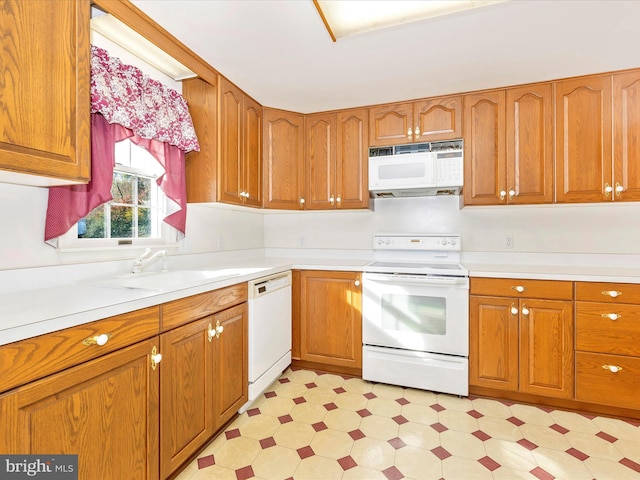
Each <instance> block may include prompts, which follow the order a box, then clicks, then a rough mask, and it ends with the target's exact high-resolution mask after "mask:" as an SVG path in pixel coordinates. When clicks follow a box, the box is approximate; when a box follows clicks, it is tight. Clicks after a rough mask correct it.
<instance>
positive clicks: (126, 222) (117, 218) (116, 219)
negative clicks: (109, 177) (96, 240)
mask: <svg viewBox="0 0 640 480" xmlns="http://www.w3.org/2000/svg"><path fill="white" fill-rule="evenodd" d="M114 183H115V182H114ZM132 237H133V208H132V207H121V206H115V205H112V206H111V238H132Z"/></svg>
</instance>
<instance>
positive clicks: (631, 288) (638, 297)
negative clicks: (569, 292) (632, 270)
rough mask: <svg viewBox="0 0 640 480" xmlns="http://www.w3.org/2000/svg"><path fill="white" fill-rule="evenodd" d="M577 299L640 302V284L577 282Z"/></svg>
mask: <svg viewBox="0 0 640 480" xmlns="http://www.w3.org/2000/svg"><path fill="white" fill-rule="evenodd" d="M576 300H586V301H591V302H609V303H639V304H640V285H636V284H634V283H607V282H602V283H598V282H576Z"/></svg>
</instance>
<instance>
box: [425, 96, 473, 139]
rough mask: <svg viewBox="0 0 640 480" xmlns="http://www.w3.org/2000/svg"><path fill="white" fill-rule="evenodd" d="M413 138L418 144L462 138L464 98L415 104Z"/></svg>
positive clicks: (433, 99)
mask: <svg viewBox="0 0 640 480" xmlns="http://www.w3.org/2000/svg"><path fill="white" fill-rule="evenodd" d="M413 113H414V119H415V121H414V125H413V138H414V139H415V141H417V142H434V141H438V140H457V139H459V138H462V97H459V96H457V97H439V98H430V99H427V100H422V101H419V102H416V103H414V107H413Z"/></svg>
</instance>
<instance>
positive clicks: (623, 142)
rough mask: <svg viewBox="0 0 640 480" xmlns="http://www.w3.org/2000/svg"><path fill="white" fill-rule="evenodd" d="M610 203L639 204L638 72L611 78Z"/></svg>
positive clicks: (639, 75)
mask: <svg viewBox="0 0 640 480" xmlns="http://www.w3.org/2000/svg"><path fill="white" fill-rule="evenodd" d="M611 185H612V186H613V189H614V190H613V199H614V200H615V201H616V202H618V201H638V200H640V71H638V70H634V71H632V72H627V73H620V74H616V75H614V76H613V179H612V180H611Z"/></svg>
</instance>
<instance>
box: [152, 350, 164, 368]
mask: <svg viewBox="0 0 640 480" xmlns="http://www.w3.org/2000/svg"><path fill="white" fill-rule="evenodd" d="M161 361H162V354H161V353H158V349H157V348H156V347H155V346H154V347H153V348H152V349H151V370H155V369H156V367H157V366H158V364H159V363H160V362H161Z"/></svg>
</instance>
